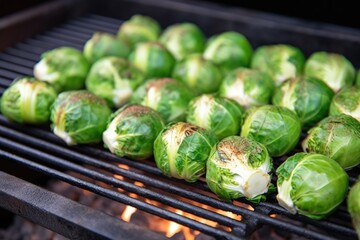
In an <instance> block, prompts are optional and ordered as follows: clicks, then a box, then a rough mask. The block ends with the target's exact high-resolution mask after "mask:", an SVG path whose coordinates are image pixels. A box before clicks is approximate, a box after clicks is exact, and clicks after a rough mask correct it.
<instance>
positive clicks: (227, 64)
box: [204, 32, 253, 71]
mask: <svg viewBox="0 0 360 240" xmlns="http://www.w3.org/2000/svg"><path fill="white" fill-rule="evenodd" d="M252 52H253V50H252V47H251V45H250V43H249V42H248V40H247V39H246V38H245V37H244V36H243V35H241V34H240V33H237V32H225V33H222V34H220V35H217V36H214V37H212V38H210V39H209V41H208V43H207V45H206V48H205V51H204V57H205V58H206V59H208V60H211V61H213V62H214V63H216V64H218V65H219V66H220V67H222V69H224V70H225V71H229V70H233V69H235V68H238V67H247V66H249V64H250V60H251V56H252Z"/></svg>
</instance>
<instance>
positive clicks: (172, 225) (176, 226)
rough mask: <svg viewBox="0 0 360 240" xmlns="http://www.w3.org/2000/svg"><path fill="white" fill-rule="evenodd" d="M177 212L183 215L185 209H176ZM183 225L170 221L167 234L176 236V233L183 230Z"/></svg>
mask: <svg viewBox="0 0 360 240" xmlns="http://www.w3.org/2000/svg"><path fill="white" fill-rule="evenodd" d="M176 213H177V214H179V215H182V214H183V211H181V210H176ZM181 227H182V226H181V225H180V224H178V223H176V222H170V224H169V227H168V230H167V232H166V234H165V235H166V236H167V237H172V236H174V235H175V234H176V233H178V232H180V231H181Z"/></svg>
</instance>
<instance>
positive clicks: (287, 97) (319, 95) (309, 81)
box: [273, 77, 334, 129]
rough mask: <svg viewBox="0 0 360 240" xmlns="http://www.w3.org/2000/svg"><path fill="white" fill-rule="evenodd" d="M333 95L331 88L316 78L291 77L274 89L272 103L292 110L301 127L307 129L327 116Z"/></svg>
mask: <svg viewBox="0 0 360 240" xmlns="http://www.w3.org/2000/svg"><path fill="white" fill-rule="evenodd" d="M333 95H334V93H333V91H332V90H331V88H329V87H328V86H327V85H326V84H325V83H324V82H322V81H320V80H318V79H316V78H311V77H305V78H291V79H288V80H286V81H285V82H283V83H282V84H281V85H280V87H279V88H277V89H276V91H275V94H274V96H273V104H274V105H277V106H283V107H287V108H288V109H290V110H292V111H294V112H295V113H296V114H297V115H298V117H299V118H300V122H301V124H302V127H303V129H309V128H311V127H313V126H314V125H315V124H316V123H317V122H319V121H320V120H322V119H323V118H325V117H327V116H328V112H329V107H330V103H331V99H332V97H333Z"/></svg>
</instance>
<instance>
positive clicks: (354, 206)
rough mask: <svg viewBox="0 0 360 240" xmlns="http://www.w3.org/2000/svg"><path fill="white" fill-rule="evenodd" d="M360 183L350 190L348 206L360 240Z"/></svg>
mask: <svg viewBox="0 0 360 240" xmlns="http://www.w3.org/2000/svg"><path fill="white" fill-rule="evenodd" d="M359 199H360V181H358V182H357V183H355V185H354V186H352V187H351V188H350V192H349V195H348V198H347V206H348V211H349V213H350V216H351V218H352V222H353V225H354V228H355V230H356V232H357V235H358V238H359V239H360V201H359Z"/></svg>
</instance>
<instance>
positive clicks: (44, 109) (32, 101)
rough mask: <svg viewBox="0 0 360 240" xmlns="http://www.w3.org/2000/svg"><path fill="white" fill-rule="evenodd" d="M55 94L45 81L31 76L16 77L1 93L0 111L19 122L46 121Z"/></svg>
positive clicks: (35, 122)
mask: <svg viewBox="0 0 360 240" xmlns="http://www.w3.org/2000/svg"><path fill="white" fill-rule="evenodd" d="M56 96H57V93H56V91H55V89H54V88H53V87H52V86H50V85H49V84H48V83H46V82H42V81H39V80H35V78H31V77H24V78H21V79H17V80H15V81H14V82H13V83H12V84H11V86H10V87H9V88H8V89H6V90H5V92H4V94H3V95H2V98H1V100H0V102H1V112H2V113H3V114H4V116H6V117H7V118H9V119H11V120H13V121H15V122H19V123H30V124H41V123H46V122H48V121H49V120H50V107H51V105H52V104H53V102H54V101H55V99H56Z"/></svg>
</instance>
